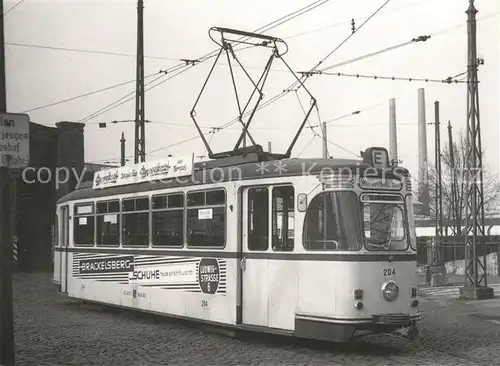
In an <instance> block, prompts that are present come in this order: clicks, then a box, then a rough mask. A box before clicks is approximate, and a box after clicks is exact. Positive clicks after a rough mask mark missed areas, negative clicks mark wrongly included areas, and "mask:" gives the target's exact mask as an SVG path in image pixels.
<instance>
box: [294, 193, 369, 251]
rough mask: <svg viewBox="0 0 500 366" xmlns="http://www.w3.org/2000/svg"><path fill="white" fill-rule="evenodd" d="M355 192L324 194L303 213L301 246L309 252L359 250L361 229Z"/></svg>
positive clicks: (314, 199) (319, 195) (313, 201)
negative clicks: (302, 243)
mask: <svg viewBox="0 0 500 366" xmlns="http://www.w3.org/2000/svg"><path fill="white" fill-rule="evenodd" d="M360 216H361V215H360V211H359V200H358V197H357V196H356V194H355V193H354V192H323V193H320V194H318V195H317V196H316V197H314V198H313V199H312V201H311V204H310V205H309V207H308V209H307V213H306V219H305V226H304V246H305V248H306V249H308V250H359V249H361V247H362V245H363V244H362V243H363V237H362V234H361V233H362V227H361V220H360Z"/></svg>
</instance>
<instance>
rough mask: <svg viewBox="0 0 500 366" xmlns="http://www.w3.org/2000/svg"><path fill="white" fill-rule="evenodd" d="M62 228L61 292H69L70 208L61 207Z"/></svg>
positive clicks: (60, 233) (60, 231)
mask: <svg viewBox="0 0 500 366" xmlns="http://www.w3.org/2000/svg"><path fill="white" fill-rule="evenodd" d="M60 218H61V228H60V230H59V235H60V239H59V240H60V244H61V252H60V255H59V258H60V259H61V263H60V266H59V268H60V271H61V275H60V277H59V278H60V279H61V292H63V293H67V292H68V243H69V211H68V206H64V207H61V216H60Z"/></svg>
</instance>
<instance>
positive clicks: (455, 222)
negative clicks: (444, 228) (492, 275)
mask: <svg viewBox="0 0 500 366" xmlns="http://www.w3.org/2000/svg"><path fill="white" fill-rule="evenodd" d="M448 143H449V149H450V169H451V207H450V210H451V212H450V214H451V215H450V216H451V220H452V223H451V225H448V227H450V228H451V236H452V237H453V264H455V260H456V257H457V256H456V251H457V245H458V242H457V241H458V240H457V239H458V236H459V235H460V210H461V207H462V205H461V203H460V202H458V192H457V189H458V182H457V172H456V169H455V146H454V145H453V134H452V127H451V123H450V121H448Z"/></svg>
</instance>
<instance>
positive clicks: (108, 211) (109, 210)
mask: <svg viewBox="0 0 500 366" xmlns="http://www.w3.org/2000/svg"><path fill="white" fill-rule="evenodd" d="M119 211H120V203H119V201H118V200H116V201H109V202H97V215H96V242H97V245H98V246H118V245H120V212H119Z"/></svg>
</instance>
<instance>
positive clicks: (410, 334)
mask: <svg viewBox="0 0 500 366" xmlns="http://www.w3.org/2000/svg"><path fill="white" fill-rule="evenodd" d="M397 332H398V333H400V334H401V335H402V336H403V337H404V338H406V339H408V340H409V341H415V340H417V338H418V335H419V331H418V327H417V324H416V322H413V323H412V324H411V325H410V326H408V327H404V328H401V329H400V330H398V331H397Z"/></svg>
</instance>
